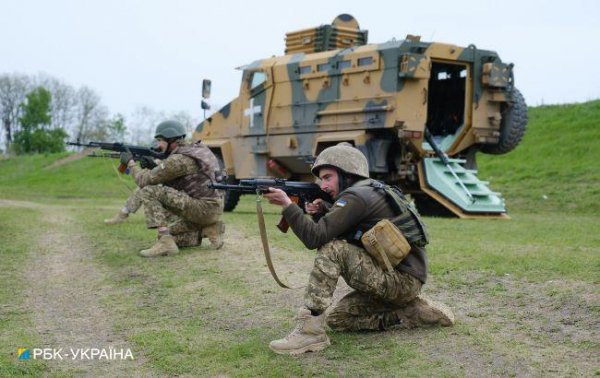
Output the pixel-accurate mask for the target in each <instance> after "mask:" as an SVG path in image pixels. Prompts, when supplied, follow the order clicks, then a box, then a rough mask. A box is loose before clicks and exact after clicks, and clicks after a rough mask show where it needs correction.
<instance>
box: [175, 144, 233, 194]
mask: <svg viewBox="0 0 600 378" xmlns="http://www.w3.org/2000/svg"><path fill="white" fill-rule="evenodd" d="M173 154H181V155H184V156H187V157H190V158H192V159H194V161H195V162H196V165H197V166H198V170H197V171H196V172H194V173H191V174H188V175H185V176H182V177H178V178H176V179H175V180H173V181H170V182H168V183H166V184H165V185H167V186H170V187H171V188H173V189H176V190H180V191H183V192H185V193H186V194H187V195H189V196H190V197H192V198H196V199H201V198H207V197H208V198H217V197H221V193H220V191H217V190H214V189H210V188H209V187H208V184H209V183H211V182H215V181H216V175H217V172H220V168H219V162H218V161H217V158H216V157H215V155H214V154H213V153H212V151H211V150H210V149H209V148H208V147H206V146H205V145H204V144H202V143H201V142H196V143H194V144H191V145H181V146H178V147H177V149H175V150H174V151H173Z"/></svg>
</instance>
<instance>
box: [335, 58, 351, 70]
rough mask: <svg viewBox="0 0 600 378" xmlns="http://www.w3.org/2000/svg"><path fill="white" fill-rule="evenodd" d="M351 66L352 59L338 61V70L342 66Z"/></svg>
mask: <svg viewBox="0 0 600 378" xmlns="http://www.w3.org/2000/svg"><path fill="white" fill-rule="evenodd" d="M350 66H352V61H351V60H342V61H341V62H338V69H339V70H343V69H344V68H348V67H350Z"/></svg>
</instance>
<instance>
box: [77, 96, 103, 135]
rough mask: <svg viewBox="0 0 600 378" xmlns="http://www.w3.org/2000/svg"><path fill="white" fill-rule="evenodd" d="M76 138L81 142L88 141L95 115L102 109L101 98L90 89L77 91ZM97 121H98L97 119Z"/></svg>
mask: <svg viewBox="0 0 600 378" xmlns="http://www.w3.org/2000/svg"><path fill="white" fill-rule="evenodd" d="M76 96H77V104H76V109H77V110H76V116H75V117H76V121H75V130H74V131H75V133H74V134H75V138H76V139H77V140H79V141H81V142H83V141H86V140H87V137H88V135H87V134H88V132H89V131H90V129H91V127H92V124H93V122H94V118H98V117H97V114H95V113H96V112H97V110H98V108H99V107H100V96H99V95H98V94H97V93H96V92H95V91H94V90H93V89H91V88H90V87H86V86H83V87H81V88H79V90H78V91H77V95H76ZM96 121H97V119H96Z"/></svg>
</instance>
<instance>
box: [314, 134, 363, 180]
mask: <svg viewBox="0 0 600 378" xmlns="http://www.w3.org/2000/svg"><path fill="white" fill-rule="evenodd" d="M324 167H335V168H339V169H341V170H342V171H344V172H346V173H350V174H353V175H356V176H359V177H363V178H369V163H368V162H367V158H366V157H365V155H363V153H362V152H360V151H359V150H358V149H357V148H355V147H353V146H352V145H351V144H350V143H346V142H342V143H339V144H337V145H335V146H331V147H327V148H326V149H324V150H323V151H322V152H321V153H320V154H319V156H317V159H316V160H315V164H313V167H312V170H311V172H312V174H313V175H315V176H318V175H319V170H320V169H321V168H324Z"/></svg>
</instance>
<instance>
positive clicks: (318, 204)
mask: <svg viewBox="0 0 600 378" xmlns="http://www.w3.org/2000/svg"><path fill="white" fill-rule="evenodd" d="M304 210H305V211H306V213H307V214H309V215H315V214H319V213H324V212H325V204H324V201H323V199H321V198H317V199H316V200H314V201H313V202H306V203H305V204H304Z"/></svg>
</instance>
